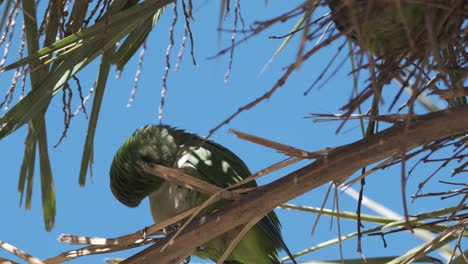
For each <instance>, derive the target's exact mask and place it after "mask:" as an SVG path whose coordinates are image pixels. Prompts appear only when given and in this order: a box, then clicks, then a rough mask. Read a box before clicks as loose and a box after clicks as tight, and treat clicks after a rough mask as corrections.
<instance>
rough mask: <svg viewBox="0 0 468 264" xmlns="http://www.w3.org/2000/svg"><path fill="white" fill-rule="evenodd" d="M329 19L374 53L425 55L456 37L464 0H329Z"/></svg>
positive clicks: (383, 54)
mask: <svg viewBox="0 0 468 264" xmlns="http://www.w3.org/2000/svg"><path fill="white" fill-rule="evenodd" d="M328 5H329V7H330V9H331V11H332V12H331V18H332V20H333V21H334V22H335V24H336V27H337V28H338V29H339V30H341V31H344V33H345V34H346V35H347V36H349V37H350V38H351V39H352V40H353V41H354V42H355V43H356V44H358V45H359V46H360V48H361V49H362V50H366V51H369V52H371V53H372V54H374V55H376V56H383V57H384V58H385V57H389V56H395V55H404V56H413V57H425V56H426V55H428V54H429V53H430V52H431V51H434V50H438V49H439V48H443V47H444V46H446V45H447V44H448V43H449V42H450V41H452V40H453V39H454V38H456V37H457V36H456V32H457V30H458V29H459V28H460V26H461V24H462V23H463V21H464V18H465V16H464V14H463V12H464V11H463V10H464V0H426V1H414V0H369V1H368V0H329V1H328Z"/></svg>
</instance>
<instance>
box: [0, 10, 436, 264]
mask: <svg viewBox="0 0 468 264" xmlns="http://www.w3.org/2000/svg"><path fill="white" fill-rule="evenodd" d="M231 2H233V1H231ZM293 3H294V4H296V3H300V1H288V3H287V4H284V3H283V2H282V1H269V3H268V4H266V5H265V3H264V2H263V1H242V2H241V4H242V14H243V17H244V18H245V20H246V23H247V25H249V24H251V23H252V22H254V21H258V20H262V19H267V18H270V17H272V16H273V15H277V14H280V13H281V12H283V11H285V10H286V9H287V8H290V7H292V6H294V4H293ZM194 5H195V13H194V17H195V21H193V23H192V30H193V33H194V38H195V40H196V41H195V56H196V58H197V62H198V65H197V66H193V65H191V63H190V61H191V60H190V58H189V53H188V52H187V51H188V49H186V52H185V55H184V61H183V63H182V67H181V69H180V70H179V71H178V72H174V71H173V69H172V70H171V72H170V74H169V77H168V88H169V90H168V92H167V96H166V105H165V108H164V117H163V122H164V123H166V124H170V125H172V126H177V127H180V128H184V129H186V130H188V131H190V132H193V133H198V134H200V135H207V133H208V131H209V130H210V129H211V128H213V127H215V126H216V125H217V124H219V123H220V122H221V121H223V120H224V119H225V118H226V117H228V116H229V115H230V114H232V113H233V112H234V111H236V110H237V109H238V107H239V106H241V105H244V104H246V103H248V102H250V101H251V100H253V99H254V98H256V97H258V96H260V95H262V94H263V93H264V92H265V91H267V90H269V89H270V88H271V87H272V86H273V85H274V83H275V82H276V80H277V79H278V77H279V76H280V74H282V73H283V72H284V67H285V66H286V65H288V64H289V63H291V62H292V61H294V58H295V56H296V52H297V44H298V40H297V38H296V39H294V40H293V41H292V43H291V44H290V45H289V46H288V47H287V48H286V49H285V50H284V52H283V53H281V54H280V56H279V57H278V58H277V59H276V60H275V61H274V62H273V64H272V65H271V66H270V67H269V68H268V69H267V71H266V72H265V73H264V74H262V75H261V76H259V72H260V70H261V68H262V67H263V65H264V64H265V63H266V62H267V61H268V60H269V58H270V57H271V55H272V54H273V53H274V52H275V50H276V48H277V47H278V45H279V44H280V42H281V40H271V39H268V36H270V35H273V34H275V35H283V34H285V33H287V32H288V30H290V29H291V28H292V26H293V24H294V23H295V22H296V21H291V22H290V23H284V24H280V25H278V26H276V27H274V30H273V31H268V32H266V33H265V34H261V35H260V36H257V37H256V38H254V39H252V40H250V41H248V42H247V43H246V44H244V45H241V46H239V47H238V48H236V50H235V56H234V63H233V68H232V72H231V75H230V77H229V80H228V82H227V83H225V82H224V74H225V71H226V69H227V65H228V61H229V58H228V56H222V57H220V58H217V59H208V57H210V56H212V55H214V54H216V52H217V50H218V49H219V47H220V46H219V45H218V34H217V32H216V28H217V20H218V14H219V4H218V3H217V2H216V1H200V2H195V3H194ZM326 12H327V10H322V12H318V13H321V14H324V13H326ZM171 22H172V11H171V10H167V12H166V13H165V14H164V15H163V17H162V19H161V20H160V22H159V23H158V25H157V26H156V28H155V30H154V32H153V33H152V34H151V35H150V37H149V40H148V43H147V46H148V49H147V51H146V54H145V58H144V64H143V72H142V75H141V79H140V82H139V85H138V91H137V93H136V97H135V101H134V102H133V104H132V105H131V107H127V102H128V100H129V97H130V92H131V90H132V86H133V78H134V73H135V71H136V64H137V58H133V59H132V61H131V62H130V63H129V64H128V65H127V66H126V68H125V70H124V72H123V74H122V76H121V78H120V79H116V78H113V77H114V76H116V75H117V74H116V72H115V71H114V72H113V73H111V76H110V77H111V78H109V81H108V84H107V86H108V87H107V89H106V93H105V98H104V101H103V106H102V110H101V115H100V121H99V125H98V127H97V133H96V138H95V145H94V149H95V153H94V165H93V176H92V178H90V177H88V179H87V184H86V186H85V187H83V188H82V187H79V185H78V173H79V166H80V162H81V154H82V148H83V144H84V138H85V133H86V128H87V123H88V121H87V120H86V118H85V116H84V115H83V114H79V115H78V116H76V117H74V118H73V120H72V123H71V126H70V130H69V131H68V135H67V138H66V139H65V140H64V141H63V142H62V143H61V144H60V145H59V146H58V147H57V148H53V147H52V146H53V145H55V143H56V142H57V140H58V139H59V138H60V135H61V133H62V130H63V116H62V113H61V111H60V110H58V109H61V106H62V105H61V98H60V97H61V95H60V96H59V97H57V98H55V100H54V101H53V103H52V105H51V106H50V108H49V109H50V110H49V112H48V115H47V130H48V135H49V146H50V154H51V160H52V169H53V173H54V177H55V187H56V195H57V217H56V225H55V228H54V229H53V230H52V232H46V231H45V230H44V227H43V221H42V209H41V202H40V185H39V182H40V181H39V177H38V176H39V175H38V171H36V178H35V188H34V195H33V205H32V210H31V211H29V212H26V211H25V210H24V208H19V206H18V204H19V193H18V192H17V191H16V188H17V180H18V174H19V168H20V165H21V160H22V155H23V151H24V145H23V142H24V137H25V134H26V127H23V128H21V129H20V130H18V131H17V132H15V133H14V134H12V135H10V136H9V137H7V138H5V139H3V140H1V141H0V157H2V163H1V165H2V176H3V182H4V183H3V184H2V185H0V195H1V196H0V197H1V198H2V203H0V210H1V211H2V212H4V214H3V217H2V225H1V226H0V240H3V241H6V242H8V243H11V244H13V245H15V246H17V247H19V248H21V249H23V250H25V251H27V252H28V253H30V254H32V255H35V256H37V257H39V258H47V257H51V256H53V255H56V254H58V253H60V252H63V251H66V250H71V249H73V248H75V247H73V246H70V245H66V244H61V243H59V242H57V240H56V239H57V237H58V236H59V235H60V234H62V233H67V234H75V235H88V236H97V237H109V238H111V237H116V236H120V235H123V234H127V233H130V232H134V231H136V230H139V229H142V228H143V227H145V226H148V225H150V224H152V218H151V215H150V212H149V208H148V202H147V201H146V200H145V201H144V202H143V203H142V204H141V205H140V206H139V207H138V208H127V207H125V206H124V205H122V204H120V203H119V202H118V201H117V200H116V199H115V198H114V197H113V195H112V193H111V192H110V189H109V176H108V172H109V168H110V164H111V161H112V158H113V156H114V154H115V152H116V150H117V149H118V147H119V146H120V144H121V143H122V142H123V141H124V140H125V139H126V138H127V137H128V136H130V135H131V134H132V133H133V131H134V130H135V129H137V128H139V127H141V126H144V125H146V124H149V123H156V122H157V109H158V106H159V102H160V90H161V84H162V82H161V78H162V75H163V72H164V67H165V58H164V56H165V51H166V48H167V45H168V43H169V39H168V27H169V24H170V23H171ZM232 22H233V19H232V17H231V18H227V19H226V23H225V26H226V27H227V28H230V27H231V25H232ZM182 30H183V20H179V21H178V26H177V28H176V32H175V40H176V45H175V46H174V49H173V51H172V58H171V60H172V65H174V64H175V61H176V58H177V53H178V52H179V47H180V40H181V38H182V35H181V33H182ZM238 37H240V35H238ZM221 39H222V40H221V46H222V47H225V46H226V45H228V44H229V43H230V34H227V33H225V34H222V35H221ZM342 41H344V40H339V41H338V42H340V43H341V42H342ZM187 44H188V43H187ZM335 51H336V45H332V46H331V47H328V48H326V49H324V50H322V51H321V52H319V53H317V54H316V55H315V56H313V57H312V58H311V59H310V60H308V61H306V62H305V63H304V65H303V66H302V67H301V68H300V69H299V70H297V71H296V72H295V73H294V74H293V75H292V76H291V78H290V79H289V80H288V82H287V83H286V84H285V85H284V86H283V87H281V88H280V89H279V90H278V91H277V92H276V93H275V94H274V95H273V97H272V98H271V99H270V100H269V101H268V102H263V103H260V104H259V105H257V106H256V107H255V108H253V109H251V110H249V111H247V112H244V113H242V114H241V115H239V116H238V117H237V118H236V119H234V120H233V121H232V122H231V123H229V124H228V125H227V126H224V127H223V128H222V129H221V130H219V131H218V132H217V133H216V134H214V135H213V137H212V139H213V140H215V141H217V142H218V143H221V144H223V145H224V146H226V147H228V148H230V149H231V150H232V151H234V152H235V153H236V154H238V155H239V157H241V158H242V159H243V160H244V161H245V162H246V164H247V165H248V166H249V168H250V169H251V171H252V172H255V171H258V170H260V169H262V168H264V167H266V166H268V165H270V164H273V163H275V162H277V161H280V160H281V159H283V158H284V156H283V155H282V154H279V153H276V152H275V151H272V150H270V149H267V148H264V147H261V146H257V145H254V144H252V143H250V142H246V141H243V140H241V139H238V138H236V137H235V136H234V135H233V134H231V133H228V131H227V130H228V128H234V129H237V130H240V131H243V132H247V133H251V134H254V135H259V136H262V137H265V138H268V139H271V140H275V141H278V142H281V143H284V144H288V145H292V146H296V147H300V148H304V149H307V150H310V151H313V150H320V149H323V148H326V147H335V146H339V145H342V144H346V143H351V142H353V141H355V140H358V139H359V138H360V137H361V135H360V129H359V127H358V123H357V122H349V123H348V124H347V125H346V126H345V127H344V129H343V130H342V131H341V132H340V133H339V134H335V130H336V128H337V126H338V125H339V123H338V122H335V123H334V122H331V123H314V122H312V121H311V119H306V118H304V117H306V116H308V115H309V114H310V113H339V108H340V107H341V106H343V105H344V104H345V103H346V102H347V100H348V99H349V97H350V95H351V89H352V78H351V76H350V75H349V74H348V72H349V70H350V67H349V62H346V63H345V64H344V66H343V67H342V69H341V70H340V71H338V72H337V73H336V75H335V76H334V77H333V78H331V79H330V80H329V81H328V82H327V84H326V85H325V86H323V87H322V88H320V89H314V90H312V92H310V93H309V94H308V95H307V96H304V95H303V93H304V92H305V91H306V90H307V89H308V87H309V85H310V84H311V83H312V82H313V81H314V80H315V78H317V76H318V75H319V74H320V72H321V70H322V68H323V67H324V66H325V65H326V64H327V63H328V62H329V60H330V58H331V56H333V54H334V53H335ZM342 56H344V54H343V55H342ZM341 58H342V57H341ZM13 59H14V55H12V58H10V62H11V61H13ZM337 61H338V62H339V61H341V59H338V60H337ZM97 66H98V64H97V63H94V64H93V65H90V67H89V68H88V69H86V70H84V71H83V72H81V73H80V74H79V78H80V80H81V84H82V86H83V89H84V90H85V91H87V90H89V88H90V87H91V86H92V84H93V82H94V80H95V78H96V74H97ZM336 66H337V64H335V66H334V67H336ZM334 67H332V69H334ZM0 78H1V79H0V82H1V83H2V84H3V85H2V87H0V93H3V92H6V87H8V85H7V84H8V83H9V80H10V79H9V77H3V76H0ZM392 87H393V86H390V87H389V88H388V90H389V91H390V92H389V94H394V93H395V92H397V90H396V87H393V88H392ZM404 96H405V95H404ZM77 98H78V96H77V93H76V92H75V94H74V100H73V102H74V103H73V109H75V108H76V107H77V106H78V105H79V101H78V100H77ZM15 100H17V98H15ZM389 101H391V100H390V99H389V100H388V101H386V103H387V106H388V103H389ZM52 109H53V111H51V110H52ZM87 109H88V112H89V111H90V110H91V105H90V104H89V103H88V104H87ZM2 111H3V110H2ZM417 111H418V113H423V112H424V110H422V109H419V108H418V109H417ZM305 164H307V161H305V162H301V163H300V164H297V165H295V166H292V167H291V168H287V169H284V170H282V171H279V172H277V173H274V174H273V175H269V176H266V177H265V178H262V179H261V180H260V181H259V182H260V183H266V182H270V181H272V180H274V179H276V178H278V177H280V176H282V175H285V174H286V173H288V172H290V171H292V170H293V169H295V168H296V169H297V168H299V166H301V165H305ZM429 169H430V168H429ZM428 172H429V170H423V169H421V170H419V171H418V173H419V174H420V176H424V174H427V173H428ZM419 181H420V180H418V179H410V182H409V183H410V186H409V190H410V191H409V193H413V192H414V190H415V188H416V185H417V184H418V183H419ZM399 183H400V167H398V166H397V167H395V168H392V169H387V170H385V171H383V172H379V173H378V174H376V175H374V176H371V177H370V178H369V179H368V184H367V187H366V188H367V193H366V195H368V196H369V197H371V198H373V199H375V200H376V201H378V202H380V203H382V204H383V205H385V206H388V207H390V208H392V209H394V210H395V211H397V212H399V213H401V212H402V209H401V208H402V205H401V195H400V188H399ZM382 186H385V187H384V188H382ZM326 189H327V186H325V187H321V188H318V189H317V190H313V191H311V192H309V193H307V194H305V195H303V196H301V197H298V198H296V199H294V200H293V201H291V203H295V204H300V205H307V206H315V207H319V206H320V205H321V203H322V200H323V198H324V193H325V190H326ZM433 201H436V200H435V199H432V200H429V199H427V200H423V201H417V202H416V203H414V204H410V210H411V213H413V214H416V213H421V212H424V211H427V210H430V209H431V208H432V209H435V208H439V207H442V206H443V205H444V204H443V203H439V202H438V200H437V203H433ZM327 207H328V208H331V203H328V205H327ZM340 207H341V209H342V210H348V211H355V210H356V203H355V202H354V200H352V199H350V198H348V197H347V196H346V195H344V194H341V195H340ZM366 212H368V211H367V210H366ZM277 213H278V215H279V217H280V219H281V220H282V225H283V233H284V238H285V240H286V243H287V244H288V245H289V247H290V248H291V251H292V252H297V251H300V250H302V249H304V248H307V247H309V246H312V245H314V244H316V243H319V242H321V241H325V240H327V239H330V238H333V237H336V234H337V231H336V224H334V225H333V228H332V230H330V228H329V226H330V225H329V223H330V220H329V218H327V217H323V218H322V220H321V224H320V225H319V230H318V231H317V233H316V234H315V235H314V236H311V235H310V230H311V227H312V224H313V222H314V220H315V216H314V215H311V214H306V213H300V212H293V211H285V210H281V209H278V210H277ZM342 224H343V229H344V231H343V233H348V232H353V231H355V224H354V223H353V222H349V221H344V222H343V223H342ZM386 240H387V243H388V245H389V246H388V247H387V248H384V247H383V243H382V241H381V239H380V238H375V237H373V238H366V239H365V240H364V245H363V246H364V253H365V254H366V256H368V257H371V256H379V255H398V254H399V253H401V252H403V251H402V248H407V249H409V248H411V247H412V246H415V245H416V244H417V242H418V240H417V239H415V238H413V237H412V236H410V235H402V234H397V235H390V236H387V237H386ZM134 252H136V251H135V250H131V251H125V252H118V253H112V254H108V255H97V256H91V257H85V258H81V259H78V260H75V261H72V262H70V263H103V259H104V258H105V257H125V256H129V255H130V254H131V253H134ZM344 252H345V257H352V258H359V254H358V253H357V252H356V241H355V240H351V241H348V242H346V243H344ZM0 257H7V258H11V259H14V260H16V258H15V257H13V256H12V255H11V254H9V253H5V252H3V251H0ZM337 258H339V251H338V247H330V248H327V249H324V250H321V251H318V252H316V253H314V254H309V255H306V256H305V257H303V258H300V259H299V260H326V259H337ZM194 261H196V260H194Z"/></svg>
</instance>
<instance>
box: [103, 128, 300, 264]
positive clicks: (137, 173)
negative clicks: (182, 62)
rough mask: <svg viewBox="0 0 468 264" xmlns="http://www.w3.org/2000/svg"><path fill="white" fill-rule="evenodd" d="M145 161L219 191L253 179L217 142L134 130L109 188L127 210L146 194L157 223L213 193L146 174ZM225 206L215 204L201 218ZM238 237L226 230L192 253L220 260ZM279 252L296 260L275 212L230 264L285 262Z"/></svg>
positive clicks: (113, 169)
mask: <svg viewBox="0 0 468 264" xmlns="http://www.w3.org/2000/svg"><path fill="white" fill-rule="evenodd" d="M145 162H152V163H156V164H159V165H163V166H166V167H173V168H180V169H182V170H183V171H184V172H185V173H186V174H189V175H191V176H193V177H196V178H198V179H201V180H204V181H207V182H209V183H211V184H214V185H216V186H219V187H227V186H229V185H231V184H234V183H236V182H239V181H241V180H242V179H244V178H246V177H248V176H250V175H251V173H250V171H249V169H248V168H247V166H246V165H245V163H244V162H243V161H242V160H241V159H240V158H239V157H238V156H236V155H235V154H234V153H232V152H231V151H229V150H228V149H227V148H225V147H223V146H221V145H219V144H216V143H214V142H213V141H210V140H206V139H203V138H202V137H200V136H197V135H194V134H190V133H187V132H185V131H183V130H179V129H175V128H172V127H169V126H165V125H157V126H155V125H148V126H145V127H143V128H140V129H138V130H136V131H135V133H134V134H133V135H132V136H131V137H130V138H128V139H127V140H126V141H125V142H124V143H123V145H122V146H121V147H120V149H119V150H118V151H117V154H116V155H115V157H114V160H113V162H112V166H111V170H110V187H111V190H112V193H113V194H114V196H115V197H116V198H117V199H118V200H119V201H120V202H121V203H123V204H125V205H127V206H129V207H136V206H138V205H139V204H140V202H141V200H142V199H144V198H145V197H147V196H148V197H149V203H150V209H151V214H152V216H153V219H154V221H155V222H156V223H159V222H161V221H163V220H165V219H168V218H170V217H172V216H175V215H177V214H179V213H181V212H184V211H186V210H188V209H191V208H193V207H195V206H197V205H200V204H201V203H203V202H204V201H205V200H206V199H208V197H209V195H208V194H204V193H200V192H197V191H193V190H190V189H187V188H185V187H181V186H178V185H176V184H173V183H170V182H168V181H164V180H163V179H162V178H160V177H157V176H154V175H151V174H148V173H146V172H145V171H144V169H143V166H144V163H145ZM254 186H256V183H255V182H251V183H249V184H246V187H254ZM226 203H228V202H227V201H222V202H218V203H215V204H213V205H211V206H210V207H208V208H206V209H205V211H204V212H202V213H201V214H202V215H203V214H206V213H208V212H210V211H213V210H215V209H216V208H218V207H220V206H222V205H223V204H226ZM235 234H236V232H235V231H230V232H227V233H225V234H223V235H221V236H219V237H217V238H215V239H213V240H211V241H210V242H208V243H206V244H205V245H203V246H201V247H199V248H198V249H197V251H195V252H194V254H195V255H196V256H198V257H200V258H204V259H211V260H214V261H216V260H217V259H219V258H220V257H221V256H222V254H223V252H224V251H225V249H226V248H227V247H228V245H229V243H230V241H231V239H232V238H233V236H234V235H235ZM279 249H283V250H285V251H286V253H287V254H288V255H289V256H290V257H291V259H293V258H292V255H291V252H290V251H289V250H288V248H287V247H286V244H285V243H284V241H283V239H282V237H281V233H280V223H279V220H278V217H277V216H276V214H275V213H274V212H273V211H272V212H270V213H269V214H268V215H266V216H265V217H264V218H263V219H262V220H261V221H260V222H258V223H257V224H256V225H255V226H254V227H253V228H252V229H251V230H250V231H249V232H248V233H247V234H246V235H245V237H244V238H243V239H242V240H241V241H240V242H239V244H238V245H237V247H236V248H235V249H234V250H233V252H232V253H231V255H230V256H229V257H228V258H227V262H226V263H242V264H251V263H252V264H254V263H255V264H262V263H264V264H270V263H281V262H280V260H279V258H278V250H279ZM294 263H296V262H295V261H294Z"/></svg>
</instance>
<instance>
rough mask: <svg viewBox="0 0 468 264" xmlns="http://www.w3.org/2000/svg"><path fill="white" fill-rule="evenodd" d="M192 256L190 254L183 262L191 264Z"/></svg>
mask: <svg viewBox="0 0 468 264" xmlns="http://www.w3.org/2000/svg"><path fill="white" fill-rule="evenodd" d="M190 258H191V256H188V257H187V258H186V259H185V260H184V261H183V262H182V263H183V264H189V263H190Z"/></svg>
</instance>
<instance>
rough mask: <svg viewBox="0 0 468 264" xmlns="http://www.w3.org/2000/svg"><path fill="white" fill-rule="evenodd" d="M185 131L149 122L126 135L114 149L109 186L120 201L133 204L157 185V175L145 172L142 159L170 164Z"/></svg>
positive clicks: (160, 181) (158, 179)
mask: <svg viewBox="0 0 468 264" xmlns="http://www.w3.org/2000/svg"><path fill="white" fill-rule="evenodd" d="M183 134H184V132H183V131H181V130H176V129H174V128H171V127H169V126H165V125H157V126H154V125H148V126H145V127H143V128H140V129H138V130H136V131H135V133H133V135H132V136H130V138H128V139H127V140H126V141H125V142H124V143H123V144H122V146H121V147H120V148H119V150H118V151H117V154H116V155H115V157H114V160H113V161H112V166H111V169H110V187H111V190H112V193H113V194H114V196H115V197H116V198H117V199H118V200H119V201H120V202H121V203H123V204H125V205H127V206H130V207H136V206H138V205H139V204H140V202H141V200H143V199H144V198H145V197H146V196H148V195H149V194H151V193H152V192H154V191H155V190H157V189H158V188H159V186H160V185H161V183H162V179H161V178H160V177H157V176H154V175H152V174H149V173H147V172H145V170H144V164H145V162H153V163H156V164H159V165H163V166H166V167H173V166H174V164H175V162H176V158H177V153H178V150H179V146H180V140H181V139H182V138H181V135H183Z"/></svg>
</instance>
